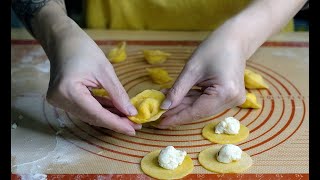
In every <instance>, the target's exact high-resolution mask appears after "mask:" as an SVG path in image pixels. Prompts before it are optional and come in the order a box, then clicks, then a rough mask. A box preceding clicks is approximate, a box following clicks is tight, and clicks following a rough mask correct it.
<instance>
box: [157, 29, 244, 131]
mask: <svg viewBox="0 0 320 180" xmlns="http://www.w3.org/2000/svg"><path fill="white" fill-rule="evenodd" d="M245 63H246V59H245V58H243V56H242V54H241V48H240V46H239V45H238V44H237V42H234V41H233V40H230V39H229V38H224V37H222V36H219V34H218V33H217V34H216V35H214V36H212V37H210V38H208V39H207V40H206V41H204V42H203V43H202V44H201V45H200V46H199V48H198V49H197V50H196V51H195V52H194V54H193V55H192V56H191V58H190V59H189V61H188V62H187V64H186V65H185V67H184V68H183V70H182V72H181V74H180V75H179V77H178V78H177V80H176V82H175V83H174V85H173V87H172V88H171V89H169V90H167V92H165V93H166V100H165V101H164V102H163V104H162V106H161V108H162V109H169V110H168V111H167V112H166V113H165V114H164V115H163V116H162V117H163V119H162V120H161V122H160V123H159V124H158V126H157V127H158V128H161V129H166V128H170V127H173V126H176V125H181V124H185V123H188V122H191V121H196V120H199V119H200V118H204V117H209V116H213V115H215V114H216V113H219V112H221V111H223V110H225V109H228V108H232V107H234V106H238V105H241V104H242V103H243V102H244V101H245V86H244V69H245ZM194 85H196V86H198V87H200V90H195V89H191V88H192V87H193V86H194Z"/></svg>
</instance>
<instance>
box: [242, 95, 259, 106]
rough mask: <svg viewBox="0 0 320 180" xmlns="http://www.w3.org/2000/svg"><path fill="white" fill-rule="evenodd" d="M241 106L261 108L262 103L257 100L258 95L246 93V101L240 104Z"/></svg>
mask: <svg viewBox="0 0 320 180" xmlns="http://www.w3.org/2000/svg"><path fill="white" fill-rule="evenodd" d="M239 107H240V108H254V109H259V108H261V105H260V104H259V103H258V102H257V97H256V95H255V94H253V93H246V101H245V102H244V103H243V104H242V105H240V106H239Z"/></svg>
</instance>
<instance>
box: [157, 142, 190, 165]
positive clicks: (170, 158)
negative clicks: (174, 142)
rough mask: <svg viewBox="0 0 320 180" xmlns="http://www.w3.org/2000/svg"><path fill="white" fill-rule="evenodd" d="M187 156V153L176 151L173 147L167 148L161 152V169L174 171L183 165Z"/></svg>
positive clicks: (159, 160) (159, 158) (159, 159)
mask: <svg viewBox="0 0 320 180" xmlns="http://www.w3.org/2000/svg"><path fill="white" fill-rule="evenodd" d="M186 155H187V152H186V151H180V150H176V149H175V148H174V147H173V146H167V147H166V148H165V149H162V150H161V152H160V154H159V157H158V162H159V165H160V166H161V167H163V168H165V169H170V170H173V169H175V168H177V167H178V166H179V165H181V164H182V162H183V160H184V158H185V156H186Z"/></svg>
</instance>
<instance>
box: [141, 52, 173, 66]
mask: <svg viewBox="0 0 320 180" xmlns="http://www.w3.org/2000/svg"><path fill="white" fill-rule="evenodd" d="M143 55H144V59H145V60H146V61H147V62H148V63H149V64H162V63H164V62H165V61H166V60H167V58H168V57H169V56H171V54H170V53H166V52H163V51H160V50H144V51H143Z"/></svg>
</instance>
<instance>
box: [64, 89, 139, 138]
mask: <svg viewBox="0 0 320 180" xmlns="http://www.w3.org/2000/svg"><path fill="white" fill-rule="evenodd" d="M69 95H70V96H71V102H72V103H71V104H69V105H70V106H68V107H67V108H68V109H69V111H70V113H72V114H74V115H77V116H78V117H79V118H81V119H82V120H84V121H86V122H88V123H89V124H93V125H97V126H101V127H105V128H108V129H111V130H113V131H116V132H119V133H123V134H127V135H130V136H134V135H135V130H134V128H133V127H132V126H131V125H130V124H129V123H128V119H127V118H121V117H119V116H117V115H115V114H113V113H111V112H109V111H108V110H106V109H105V108H103V107H102V106H101V105H100V104H99V103H98V102H97V101H96V100H95V99H94V98H93V97H92V95H91V93H90V91H89V90H88V89H87V87H86V86H84V85H82V84H76V85H74V89H73V90H72V93H70V94H69Z"/></svg>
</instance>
